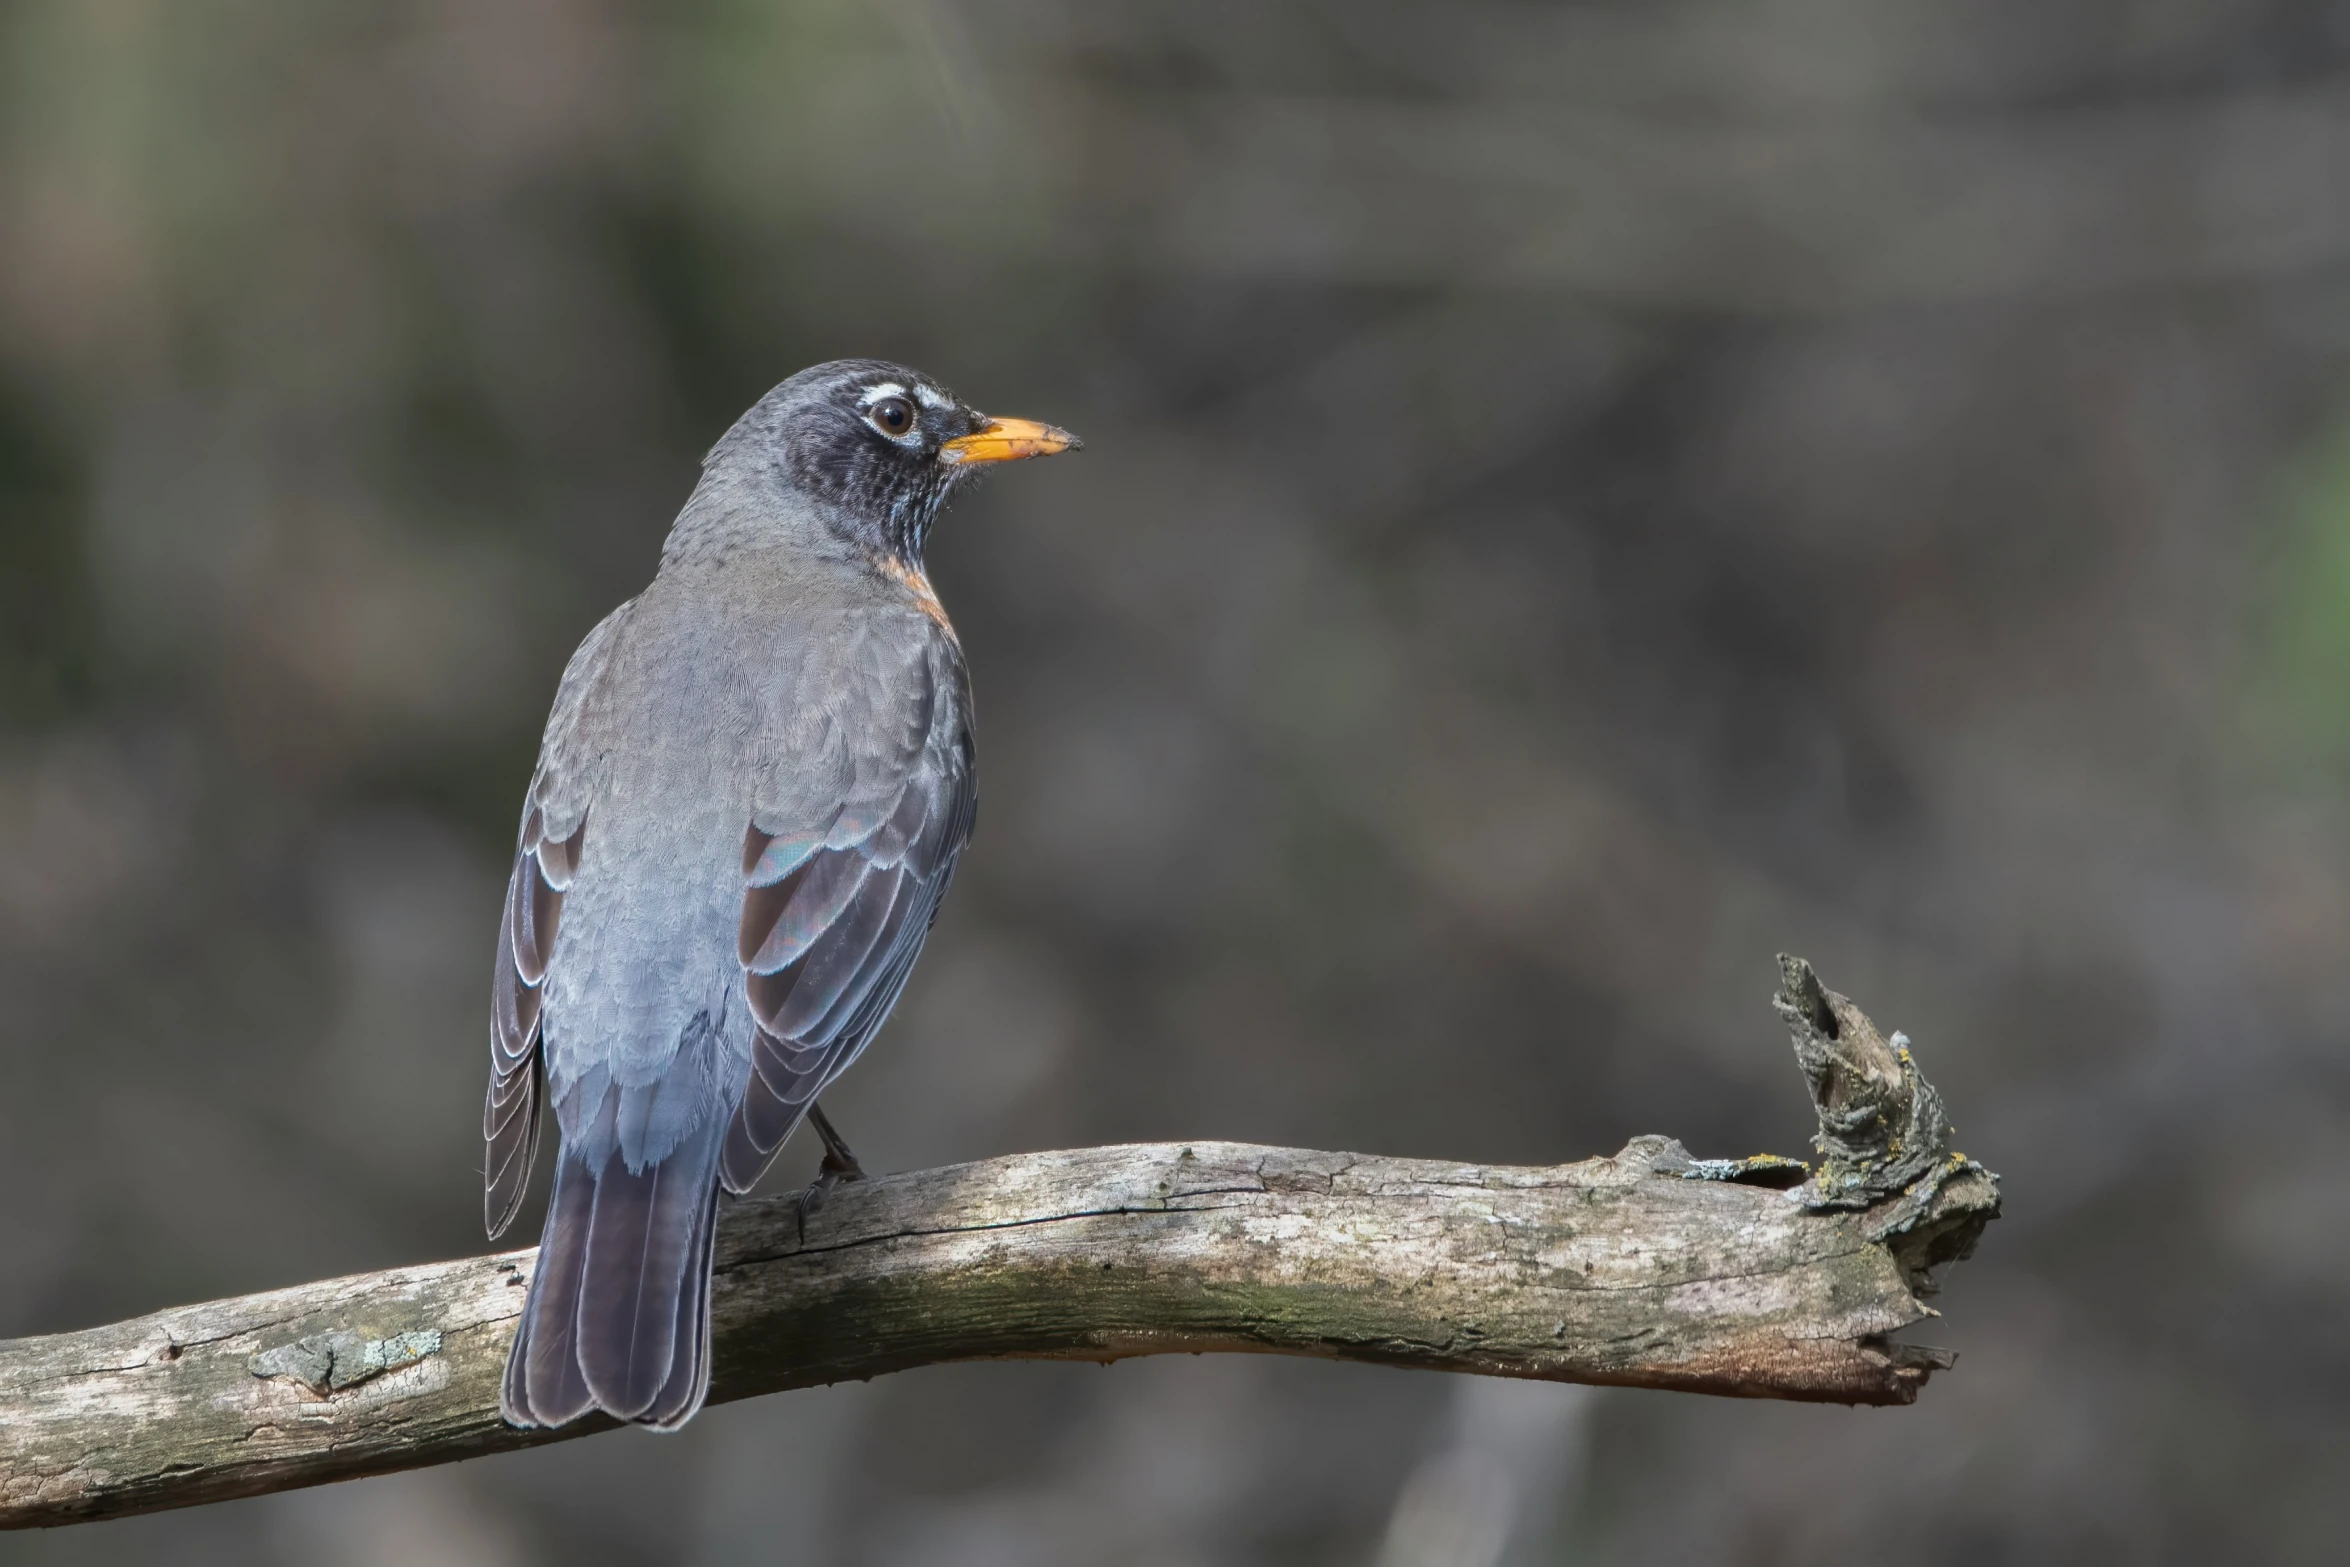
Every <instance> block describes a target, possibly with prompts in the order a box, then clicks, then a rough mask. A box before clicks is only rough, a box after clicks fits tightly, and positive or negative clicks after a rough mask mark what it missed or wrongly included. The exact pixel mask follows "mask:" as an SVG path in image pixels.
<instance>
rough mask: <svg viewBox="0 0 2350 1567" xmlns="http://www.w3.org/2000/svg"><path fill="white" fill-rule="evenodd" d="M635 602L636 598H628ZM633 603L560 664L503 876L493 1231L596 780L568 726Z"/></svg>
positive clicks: (526, 1147) (542, 1088)
mask: <svg viewBox="0 0 2350 1567" xmlns="http://www.w3.org/2000/svg"><path fill="white" fill-rule="evenodd" d="M631 602H632V603H633V601H631ZM629 608H630V604H622V605H621V606H620V607H619V608H618V609H615V610H614V611H613V612H612V613H611V614H609V615H606V616H605V617H604V618H603V619H602V620H601V621H599V622H598V623H597V625H596V628H595V629H594V630H593V631H590V632H589V633H588V634H587V636H586V638H585V639H584V640H582V641H581V643H580V644H579V647H578V649H577V650H576V651H575V652H573V654H572V655H571V662H570V663H569V664H568V665H566V666H565V667H564V670H563V681H562V684H561V685H559V686H558V687H557V688H556V692H555V705H554V708H553V710H552V711H551V712H550V713H549V714H548V715H547V732H546V738H545V740H544V741H543V742H542V743H541V745H540V748H539V765H538V771H537V773H536V774H535V775H534V776H533V777H532V779H531V782H530V792H529V794H528V795H527V796H526V797H525V800H524V803H523V811H522V832H521V836H520V841H519V843H518V845H517V847H516V849H515V853H514V868H513V870H512V871H511V873H509V875H508V876H507V879H506V909H505V914H504V917H503V918H502V920H501V921H500V923H499V926H498V942H497V960H496V964H495V969H496V972H495V973H494V974H493V976H492V978H491V992H490V1090H489V1096H488V1099H487V1102H486V1103H485V1104H484V1105H483V1106H482V1115H481V1135H482V1141H483V1143H484V1145H485V1147H486V1152H487V1155H488V1157H487V1159H486V1160H485V1162H484V1164H483V1167H482V1218H483V1221H484V1222H485V1223H486V1224H487V1225H488V1227H489V1232H490V1238H491V1239H492V1240H495V1239H496V1238H497V1237H498V1236H499V1235H501V1234H503V1233H504V1232H505V1229H506V1226H507V1225H509V1224H511V1223H513V1222H514V1213H515V1210H516V1209H517V1208H519V1207H521V1206H522V1196H523V1193H524V1191H525V1190H527V1189H528V1187H529V1185H530V1168H531V1164H532V1162H533V1161H534V1160H535V1159H536V1158H537V1157H538V1140H539V1118H540V1113H541V1111H542V1110H543V1108H544V1102H545V1099H546V1074H545V1067H544V1064H543V1063H542V1060H541V1057H540V1052H539V1003H540V1001H541V999H542V991H541V988H540V987H541V986H542V985H544V984H545V982H546V977H547V961H548V959H549V958H551V957H552V956H553V955H554V952H555V930H556V926H557V925H558V924H559V923H560V922H561V920H562V917H563V894H564V893H565V891H567V890H568V889H569V888H570V886H571V878H572V876H573V875H574V874H575V873H576V872H577V871H578V869H579V855H580V849H581V847H582V845H583V844H584V843H585V842H586V837H587V800H588V798H589V796H590V793H591V791H592V790H593V788H594V783H595V780H594V778H593V776H592V769H593V767H594V766H595V765H596V764H595V761H594V759H593V758H590V757H585V756H582V755H581V754H579V752H578V749H577V748H576V747H575V746H574V744H573V742H572V736H573V735H574V734H575V733H576V732H577V730H578V727H579V718H580V713H581V710H582V709H583V708H584V707H585V705H586V704H587V702H588V700H589V697H590V694H591V693H592V692H593V691H594V689H595V687H596V684H597V682H598V681H599V680H600V679H601V678H602V676H603V673H604V668H605V665H606V663H607V662H608V660H609V658H610V654H611V648H612V643H613V633H614V632H615V631H616V630H617V628H618V627H619V626H620V624H621V622H622V621H623V619H624V618H625V617H626V615H627V613H628V611H629Z"/></svg>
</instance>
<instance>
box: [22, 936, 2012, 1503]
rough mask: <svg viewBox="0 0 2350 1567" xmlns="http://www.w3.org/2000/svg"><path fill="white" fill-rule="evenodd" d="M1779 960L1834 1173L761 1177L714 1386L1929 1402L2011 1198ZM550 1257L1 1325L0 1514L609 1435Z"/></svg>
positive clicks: (1219, 1171)
mask: <svg viewBox="0 0 2350 1567" xmlns="http://www.w3.org/2000/svg"><path fill="white" fill-rule="evenodd" d="M1784 961H1785V962H1786V972H1787V988H1786V989H1785V990H1783V991H1782V994H1781V998H1780V1004H1781V1008H1782V1011H1784V1012H1785V1013H1786V1014H1787V1015H1788V1018H1789V1021H1790V1026H1791V1028H1792V1029H1793V1030H1794V1031H1795V1034H1796V1040H1797V1050H1798V1056H1799V1059H1801V1061H1802V1063H1803V1065H1804V1067H1805V1069H1806V1074H1807V1077H1808V1079H1809V1080H1810V1081H1811V1083H1812V1084H1813V1088H1814V1095H1815V1099H1816V1100H1817V1102H1818V1103H1819V1106H1820V1109H1821V1113H1822V1128H1823V1130H1822V1136H1823V1147H1824V1149H1826V1151H1827V1152H1828V1153H1829V1155H1830V1158H1829V1162H1828V1163H1827V1165H1826V1166H1825V1167H1824V1168H1823V1171H1822V1177H1823V1179H1822V1180H1813V1179H1809V1178H1808V1177H1809V1171H1808V1169H1807V1168H1806V1166H1804V1165H1803V1164H1801V1163H1798V1162H1797V1161H1794V1160H1788V1159H1770V1158H1763V1159H1753V1160H1742V1161H1736V1162H1731V1161H1719V1160H1715V1161H1700V1160H1692V1159H1691V1158H1690V1157H1689V1155H1688V1153H1687V1152H1686V1151H1684V1150H1683V1149H1682V1148H1681V1146H1680V1144H1678V1143H1676V1142H1673V1141H1671V1140H1670V1139H1666V1138H1660V1137H1644V1138H1636V1139H1634V1140H1633V1142H1632V1143H1631V1144H1629V1145H1628V1146H1627V1147H1626V1148H1625V1149H1624V1150H1623V1151H1622V1152H1621V1153H1618V1154H1617V1155H1616V1156H1615V1157H1614V1158H1612V1159H1592V1160H1586V1161H1585V1162H1583V1163H1581V1164H1570V1165H1560V1166H1556V1167H1553V1168H1548V1169H1529V1168H1512V1167H1497V1166H1486V1165H1470V1164H1448V1163H1441V1162H1435V1161H1428V1160H1411V1159H1384V1158H1371V1157H1364V1156H1360V1155H1354V1154H1338V1153H1314V1152H1307V1151H1302V1150H1297V1149H1285V1148H1259V1147H1252V1146H1249V1145H1246V1144H1239V1143H1188V1144H1178V1143H1153V1144H1136V1145H1130V1146H1123V1147H1111V1148H1089V1149H1080V1150H1076V1151H1071V1152H1061V1153H1040V1154H1025V1155H1020V1156H1017V1157H1013V1158H1008V1159H993V1160H988V1161H986V1162H984V1163H980V1164H967V1165H957V1166H954V1167H951V1168H948V1169H942V1170H926V1171H921V1172H918V1173H915V1174H910V1175H898V1176H891V1177H887V1178H884V1179H880V1180H875V1181H872V1182H869V1183H865V1184H861V1185H855V1186H849V1187H844V1188H842V1189H840V1190H839V1191H838V1192H836V1193H835V1194H834V1196H833V1198H832V1200H831V1201H830V1202H829V1203H828V1204H827V1205H826V1206H825V1207H824V1208H823V1209H821V1210H820V1211H819V1212H818V1213H816V1214H815V1215H814V1216H812V1217H811V1218H810V1219H809V1220H808V1222H807V1225H806V1230H805V1234H804V1235H803V1234H802V1232H801V1228H800V1225H799V1220H798V1213H797V1210H796V1209H795V1208H794V1207H793V1205H792V1204H791V1202H790V1201H789V1200H788V1199H763V1200H754V1201H749V1202H744V1203H740V1204H737V1205H735V1206H734V1207H733V1208H732V1209H731V1210H730V1211H729V1212H728V1213H727V1214H726V1215H725V1217H724V1219H723V1220H722V1225H721V1230H720V1238H719V1256H718V1283H717V1290H716V1301H717V1304H716V1312H717V1328H716V1335H717V1339H716V1342H717V1375H716V1385H715V1391H714V1392H713V1394H712V1397H713V1398H714V1399H734V1398H748V1397H753V1396H755V1395H758V1394H761V1393H771V1392H777V1391H781V1390H783V1389H787V1388H795V1387H808V1386H812V1385H815V1384H818V1383H825V1382H838V1381H843V1380H847V1379H850V1378H861V1377H871V1376H875V1375H878V1374H880V1373H882V1372H887V1371H902V1370H906V1369H908V1368H910V1367H914V1366H923V1365H931V1364H935V1363H939V1362H943V1361H952V1360H972V1359H985V1358H1004V1359H1023V1358H1025V1359H1082V1360H1103V1361H1108V1360H1118V1359H1122V1358H1124V1357H1126V1356H1130V1355H1149V1354H1163V1353H1169V1352H1173V1351H1189V1352H1199V1351H1203V1350H1248V1351H1259V1352H1267V1353H1274V1354H1292V1355H1319V1356H1327V1357H1332V1358H1338V1359H1347V1360H1368V1361H1378V1362H1382V1363H1385V1364H1390V1365H1399V1366H1419V1367H1425V1368H1429V1369H1434V1370H1445V1371H1468V1372H1480V1373H1485V1374H1489V1375H1497V1376H1516V1377H1536V1378H1547V1379H1550V1380H1555V1381H1565V1382H1597V1383H1611V1384H1617V1385H1622V1386H1629V1387H1655V1388H1675V1389H1681V1390H1685V1391H1690V1392H1704V1393H1718V1394H1729V1395H1734V1396H1741V1397H1756V1398H1792V1399H1809V1400H1818V1401H1833V1402H1843V1403H1855V1404H1905V1403H1908V1402H1909V1401H1910V1400H1911V1399H1913V1398H1915V1397H1916V1396H1917V1390H1918V1388H1919V1387H1920V1386H1921V1385H1922V1384H1923V1383H1924V1382H1925V1380H1926V1378H1927V1376H1928V1374H1929V1373H1930V1372H1932V1371H1933V1370H1936V1369H1940V1368H1942V1367H1946V1366H1948V1365H1949V1364H1950V1363H1951V1360H1952V1358H1953V1357H1951V1356H1950V1355H1948V1354H1947V1353H1945V1352H1943V1351H1939V1350H1932V1349H1926V1348H1922V1347H1919V1346H1913V1345H1905V1344H1899V1343H1895V1342H1893V1341H1892V1339H1891V1335H1893V1334H1896V1333H1899V1332H1900V1331H1902V1330H1903V1329H1905V1328H1907V1327H1909V1326H1911V1325H1912V1324H1914V1323H1916V1322H1918V1321H1920V1320H1922V1319H1924V1318H1926V1317H1929V1316H1931V1315H1933V1312H1932V1311H1931V1309H1930V1308H1928V1307H1927V1306H1926V1305H1925V1304H1924V1303H1923V1301H1922V1300H1921V1299H1920V1296H1921V1294H1923V1293H1927V1292H1928V1290H1929V1285H1928V1281H1927V1280H1926V1278H1925V1270H1926V1269H1927V1268H1929V1267H1931V1266H1932V1265H1934V1264H1937V1263H1940V1262H1944V1261H1948V1260H1951V1259H1954V1258H1957V1257H1961V1256H1964V1255H1965V1254H1966V1253H1967V1252H1968V1251H1970V1250H1971V1249H1972V1247H1973V1244H1974V1240H1975V1238H1976V1236H1978V1235H1979V1234H1980V1232H1981V1230H1982V1227H1983V1226H1984V1224H1986V1223H1987V1222H1988V1221H1989V1220H1990V1219H1991V1218H1992V1217H1994V1216H1995V1215H1996V1213H1997V1211H1998V1203H1999V1195H1998V1185H1997V1182H1996V1179H1995V1178H1994V1177H1992V1176H1991V1175H1990V1174H1989V1173H1988V1172H1987V1171H1984V1170H1983V1169H1982V1168H1981V1167H1980V1166H1977V1165H1975V1164H1973V1163H1971V1162H1969V1161H1966V1160H1964V1159H1963V1158H1960V1157H1958V1156H1955V1155H1952V1154H1950V1153H1949V1151H1948V1149H1947V1148H1944V1147H1938V1146H1936V1147H1929V1145H1930V1144H1932V1143H1933V1142H1934V1139H1935V1137H1936V1136H1937V1135H1939V1136H1941V1137H1942V1138H1943V1139H1944V1140H1946V1136H1947V1133H1946V1123H1945V1122H1943V1120H1942V1118H1941V1111H1940V1107H1939V1102H1938V1101H1937V1100H1931V1094H1932V1090H1931V1089H1930V1088H1929V1087H1927V1085H1926V1084H1925V1083H1924V1081H1923V1080H1922V1079H1920V1078H1918V1077H1917V1076H1916V1069H1915V1066H1914V1063H1911V1062H1910V1061H1909V1060H1908V1058H1907V1055H1906V1053H1905V1052H1901V1051H1898V1050H1896V1049H1894V1048H1893V1047H1891V1046H1888V1045H1887V1044H1886V1043H1885V1042H1884V1041H1883V1040H1882V1039H1881V1038H1879V1037H1878V1035H1877V1034H1876V1030H1875V1029H1874V1027H1873V1025H1869V1024H1868V1022H1867V1019H1866V1018H1864V1017H1862V1016H1861V1015H1860V1013H1859V1012H1858V1010H1857V1009H1855V1008H1852V1006H1851V1003H1849V1002H1847V1001H1845V1000H1844V998H1842V997H1840V996H1835V995H1834V994H1833V993H1832V992H1828V991H1825V990H1822V989H1821V988H1820V987H1819V984H1818V981H1817V980H1816V978H1813V977H1812V976H1811V971H1810V969H1809V968H1808V966H1805V965H1803V964H1801V963H1800V962H1799V961H1796V960H1784ZM1823 1019H1825V1020H1828V1021H1827V1022H1823ZM1855 1020H1857V1022H1856V1021H1855ZM1829 1022H1832V1023H1833V1024H1834V1028H1833V1029H1832V1030H1831V1029H1830V1028H1829V1026H1828V1023H1829ZM1864 1031H1865V1032H1864ZM1871 1042H1873V1044H1872V1043H1871ZM1831 1045H1833V1046H1837V1047H1838V1048H1835V1049H1830V1048H1829V1046H1831ZM1879 1057H1881V1059H1879ZM1862 1085H1865V1088H1866V1095H1867V1096H1870V1097H1867V1099H1866V1109H1865V1111H1864V1110H1863V1109H1862V1108H1861V1105H1862V1097H1863V1095H1862ZM1856 1118H1857V1119H1856ZM1880 1122H1881V1123H1883V1126H1884V1127H1886V1128H1890V1129H1892V1130H1891V1131H1889V1132H1888V1133H1887V1134H1886V1137H1887V1138H1892V1139H1897V1138H1898V1137H1902V1136H1906V1137H1909V1138H1911V1139H1912V1141H1910V1142H1909V1143H1908V1144H1906V1145H1905V1146H1904V1147H1903V1148H1902V1149H1900V1150H1899V1151H1898V1152H1896V1153H1894V1154H1891V1155H1887V1154H1886V1153H1885V1149H1884V1146H1883V1140H1880V1143H1878V1144H1873V1145H1872V1144H1870V1143H1869V1142H1868V1137H1869V1134H1870V1129H1871V1128H1872V1127H1875V1126H1877V1125H1878V1123H1880ZM1937 1129H1940V1130H1939V1131H1937ZM1921 1137H1922V1140H1920V1139H1921ZM1871 1147H1875V1148H1876V1152H1875V1153H1874V1154H1871V1152H1870V1148H1871ZM1920 1158H1922V1159H1923V1162H1922V1163H1919V1162H1918V1161H1919V1159H1920ZM534 1255H535V1254H534V1253H532V1252H528V1251H518V1252H508V1253H504V1254H501V1255H498V1256H490V1257H476V1258H469V1259H466V1260H464V1261H459V1262H445V1263H435V1264H432V1265H429V1266H425V1267H415V1268H395V1269H391V1270H389V1271H386V1272H382V1273H373V1274H365V1275H361V1276H358V1277H354V1278H347V1279H330V1280H326V1281H323V1282H320V1283H315V1284H305V1285H301V1286H298V1287H296V1288H293V1289H286V1290H276V1291H272V1292H270V1293H267V1294H262V1295H251V1296H246V1297H244V1298H243V1299H239V1300H226V1301H214V1302H211V1303H209V1304H206V1305H200V1306H189V1307H183V1308H180V1309H177V1310H172V1311H164V1312H158V1313H156V1314H155V1315H153V1316H150V1317H142V1318H140V1319H138V1320H136V1321H133V1322H124V1323H118V1324H116V1325H114V1326H111V1327H104V1328H93V1329H90V1330H88V1331H86V1332H79V1333H66V1334H58V1335H55V1336H53V1337H48V1338H33V1339H19V1340H15V1341H12V1342H8V1343H0V1525H4V1526H8V1527H16V1528H26V1527H37V1526H42V1525H49V1524H59V1523H67V1522H73V1521H76V1520H81V1519H90V1518H105V1517H115V1516H120V1515H123V1514H128V1513H139V1512H150V1511H156V1510H159V1509H163V1508H169V1507H183V1506H188V1505H190V1504H193V1503H198V1502H208V1501H217V1500H220V1499H223V1498H227V1497H233V1496H249V1495H254V1494H257V1493H261V1492H266V1491H279V1490H288V1489H292V1488H294V1487H297V1486H303V1485H313V1484H317V1483H319V1482H322V1481H327V1480H339V1479H347V1478H351V1477H353V1476H358V1475H368V1474H382V1473H386V1472H388V1471H391V1470H396V1469H406V1468H413V1467H416V1466H419V1465H424V1464H434V1463H444V1462H447V1461H449V1460H451V1459H455V1458H463V1457H468V1456H471V1455H473V1454H476V1453H487V1452H496V1451H501V1450H504V1449H508V1448H516V1447H523V1446H529V1445H534V1444H536V1443H540V1442H547V1441H559V1440H562V1439H565V1438H567V1437H571V1436H577V1435H584V1434H586V1433H588V1432H590V1431H596V1430H602V1429H608V1423H605V1424H597V1423H583V1424H581V1425H578V1426H574V1427H569V1428H565V1429H564V1430H561V1431H557V1432H551V1433H550V1432H524V1431H516V1430H513V1429H510V1428H508V1427H507V1426H505V1425H504V1424H503V1423H501V1422H500V1420H499V1418H498V1398H497V1395H498V1380H499V1372H500V1368H501V1366H502V1364H503V1361H504V1358H505V1354H506V1346H507V1343H508V1341H509V1340H510V1338H511V1337H512V1334H513V1331H514V1320H515V1317H516V1315H517V1313H518V1312H519V1310H520V1308H521V1304H522V1297H523V1292H524V1289H525V1287H526V1286H527V1284H528V1282H529V1277H530V1268H531V1265H532V1261H533V1258H534Z"/></svg>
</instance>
